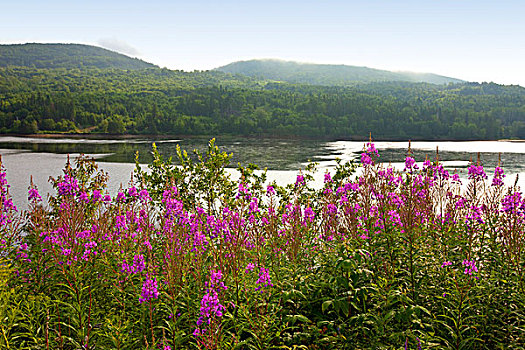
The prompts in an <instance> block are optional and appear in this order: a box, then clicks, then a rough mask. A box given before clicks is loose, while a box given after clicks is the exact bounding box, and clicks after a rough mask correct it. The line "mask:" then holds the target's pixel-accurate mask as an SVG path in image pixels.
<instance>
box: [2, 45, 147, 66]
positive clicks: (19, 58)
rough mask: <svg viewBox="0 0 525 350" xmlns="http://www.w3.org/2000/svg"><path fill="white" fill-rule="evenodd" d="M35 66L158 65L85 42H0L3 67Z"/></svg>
mask: <svg viewBox="0 0 525 350" xmlns="http://www.w3.org/2000/svg"><path fill="white" fill-rule="evenodd" d="M6 66H19V67H32V68H68V69H71V68H100V69H103V68H118V69H142V68H154V67H157V66H155V65H154V64H151V63H148V62H144V61H142V60H139V59H137V58H131V57H128V56H126V55H122V54H120V53H117V52H114V51H110V50H106V49H103V48H101V47H97V46H91V45H82V44H36V43H29V44H15V45H0V67H6Z"/></svg>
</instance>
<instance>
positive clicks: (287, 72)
mask: <svg viewBox="0 0 525 350" xmlns="http://www.w3.org/2000/svg"><path fill="white" fill-rule="evenodd" d="M217 70H219V71H222V72H227V73H232V74H243V75H247V76H250V77H254V78H259V79H269V80H275V81H284V82H289V83H294V84H311V85H326V86H345V85H354V84H356V83H371V82H393V81H403V82H412V83H420V82H422V83H430V84H448V83H462V82H463V81H462V80H459V79H454V78H449V77H445V76H441V75H436V74H431V73H411V72H390V71H386V70H379V69H373V68H367V67H356V66H347V65H330V64H311V63H298V62H290V61H282V60H250V61H240V62H234V63H230V64H228V65H226V66H223V67H219V68H217Z"/></svg>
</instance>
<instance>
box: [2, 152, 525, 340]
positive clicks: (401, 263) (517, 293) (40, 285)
mask: <svg viewBox="0 0 525 350" xmlns="http://www.w3.org/2000/svg"><path fill="white" fill-rule="evenodd" d="M177 156H178V158H179V161H180V163H181V164H182V166H180V167H175V166H173V165H172V164H171V161H170V160H163V159H162V158H161V157H160V156H159V155H158V153H157V152H155V150H154V161H153V163H152V164H151V165H150V171H148V172H146V171H143V170H142V169H140V168H138V169H137V172H136V176H135V182H133V183H130V185H129V187H128V188H127V189H123V190H121V191H120V192H119V193H118V194H117V195H116V196H114V197H110V196H109V195H107V194H106V193H105V191H104V185H105V181H106V180H107V177H106V176H105V174H103V173H98V172H97V168H96V164H94V163H93V162H92V161H89V160H87V159H85V158H80V159H78V160H77V161H76V165H75V166H74V167H73V166H70V165H69V164H67V166H66V168H65V169H64V175H63V176H61V177H59V178H57V179H55V180H53V184H54V186H55V188H56V194H55V195H54V196H52V197H51V198H50V205H49V207H46V206H44V205H43V204H42V200H41V198H40V195H39V194H38V191H37V189H36V188H35V187H34V186H32V185H31V186H30V188H29V193H28V197H29V201H30V203H31V204H30V209H29V211H28V212H27V213H26V215H19V214H18V213H17V212H16V209H15V208H14V206H13V203H12V202H11V200H10V198H9V195H8V190H7V188H8V185H7V183H6V181H5V173H4V172H2V173H1V174H0V180H1V182H0V185H1V186H0V190H1V191H0V194H1V216H0V218H1V220H0V224H1V226H0V228H1V229H0V235H1V237H0V239H1V241H0V242H1V250H0V253H1V254H0V257H1V258H2V263H1V264H0V269H1V271H0V277H1V280H0V300H1V303H0V319H1V320H2V322H1V323H0V334H1V337H0V344H1V345H0V347H2V348H16V349H145V348H148V349H158V348H161V349H165V350H167V349H182V348H184V349H278V348H279V349H509V348H511V349H523V348H524V347H525V329H524V326H525V325H524V322H525V315H524V310H525V294H524V286H525V284H524V282H525V276H524V270H523V266H524V262H525V260H524V258H525V255H524V254H525V250H524V249H523V245H524V243H525V242H524V236H523V233H524V229H525V197H524V196H523V194H522V193H521V192H519V190H518V189H516V188H513V187H506V186H505V185H504V184H503V178H504V176H505V175H504V173H503V170H502V169H501V168H499V167H497V168H496V170H495V173H494V176H493V177H492V178H491V179H490V180H489V179H487V175H486V174H485V172H484V169H483V167H482V166H481V165H479V164H472V165H471V166H470V167H469V174H468V177H469V178H468V180H462V179H460V178H459V177H458V176H457V175H450V174H449V173H448V172H447V171H446V170H444V169H443V167H442V166H441V165H440V164H439V161H438V160H437V159H436V161H433V162H431V161H429V160H426V161H425V162H424V163H423V164H422V165H421V164H420V165H419V167H418V165H417V164H416V163H415V160H414V159H413V158H412V157H411V156H410V153H409V155H408V156H407V158H406V161H405V169H404V171H402V172H398V171H395V170H393V169H392V168H390V167H386V168H385V167H384V166H382V165H380V164H379V163H378V157H379V155H378V153H377V150H376V149H375V148H374V145H373V144H372V143H369V144H367V145H366V148H365V149H364V151H363V154H362V155H361V163H362V167H363V169H362V173H361V175H359V176H352V173H353V170H354V168H353V166H352V165H351V164H339V165H338V167H337V168H336V169H335V172H334V173H333V174H329V173H327V174H326V175H325V182H324V186H323V188H321V189H319V190H316V189H312V188H311V187H310V186H309V179H310V177H309V173H308V172H306V173H302V174H299V175H298V176H297V181H296V182H295V184H291V185H289V186H286V187H281V186H278V184H271V185H263V183H264V174H263V175H262V176H257V175H255V173H254V168H255V167H254V166H250V167H247V168H241V169H239V170H240V172H241V174H242V176H241V178H240V180H239V181H233V180H231V179H230V178H229V177H228V176H227V175H226V174H225V172H224V167H225V166H226V165H227V164H228V162H229V159H230V155H227V154H224V153H221V152H219V151H218V149H217V148H216V147H215V146H214V145H213V142H211V143H210V147H209V149H208V152H207V153H206V154H199V155H198V156H197V158H196V160H192V158H190V157H189V156H188V155H187V154H186V153H185V152H184V151H182V150H178V152H177ZM462 181H464V183H462Z"/></svg>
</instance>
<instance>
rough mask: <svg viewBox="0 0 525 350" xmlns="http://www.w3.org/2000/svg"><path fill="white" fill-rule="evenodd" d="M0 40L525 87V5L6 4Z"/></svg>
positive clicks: (167, 60) (7, 0) (160, 58)
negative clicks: (323, 66) (338, 67)
mask: <svg viewBox="0 0 525 350" xmlns="http://www.w3.org/2000/svg"><path fill="white" fill-rule="evenodd" d="M0 5H1V7H0V8H1V11H0V43H1V44H11V43H25V42H42V43H46V42H49V43H83V44H91V45H97V46H102V47H105V48H109V49H112V50H115V51H119V52H121V53H124V54H128V55H130V56H132V57H138V58H141V59H143V60H145V61H148V62H151V63H154V64H156V65H159V66H161V67H167V68H170V69H181V70H186V71H192V70H207V69H212V68H216V67H219V66H222V65H225V64H228V63H231V62H234V61H239V60H248V59H255V58H278V59H284V60H293V61H300V62H311V63H327V64H347V65H357V66H367V67H371V68H378V69H387V70H393V71H414V72H430V73H436V74H441V75H445V76H450V77H454V78H460V79H464V80H468V81H477V82H495V83H499V84H519V85H521V86H525V17H524V15H525V1H524V0H514V1H509V0H414V1H404V0H361V1H354V0H317V1H313V0H300V1H298V0H279V1H276V0H265V1H257V2H256V1H250V0H242V1H241V0H215V1H211V0H208V1H206V0H187V1H179V0H172V1H168V0H148V1H144V0H141V1H136V0H126V1H121V0H116V1H112V0H105V1H101V0H89V1H86V0H81V1H78V0H67V1H64V0H46V1H42V0H17V1H13V0H0Z"/></svg>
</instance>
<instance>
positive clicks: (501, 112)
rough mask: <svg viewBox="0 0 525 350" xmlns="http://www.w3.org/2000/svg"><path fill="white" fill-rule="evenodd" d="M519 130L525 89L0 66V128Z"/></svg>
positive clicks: (458, 133)
mask: <svg viewBox="0 0 525 350" xmlns="http://www.w3.org/2000/svg"><path fill="white" fill-rule="evenodd" d="M372 130H373V131H374V134H375V135H376V136H377V137H380V138H384V139H386V138H389V139H402V138H411V139H457V140H467V139H489V140H493V139H498V138H512V137H514V138H516V137H517V138H525V89H524V88H521V87H518V86H500V85H496V84H475V83H469V84H457V85H447V86H443V85H441V86H440V85H432V84H411V83H373V84H362V85H357V86H353V87H321V86H310V85H290V84H284V83H268V82H261V81H256V80H253V79H252V78H248V77H242V76H232V75H229V74H226V73H221V72H193V73H187V72H180V71H170V70H167V69H147V70H135V71H123V70H98V69H89V70H66V69H31V68H15V67H8V68H0V132H3V133H6V132H11V133H35V132H38V131H47V132H50V131H61V132H65V131H73V132H78V131H83V132H99V133H112V134H123V133H138V134H141V133H148V134H159V133H160V134H166V133H169V134H180V135H206V134H208V135H209V134H236V135H250V134H251V135H253V134H258V135H280V136H309V137H332V138H334V137H338V138H352V137H357V136H359V135H368V133H369V132H370V131H372Z"/></svg>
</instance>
